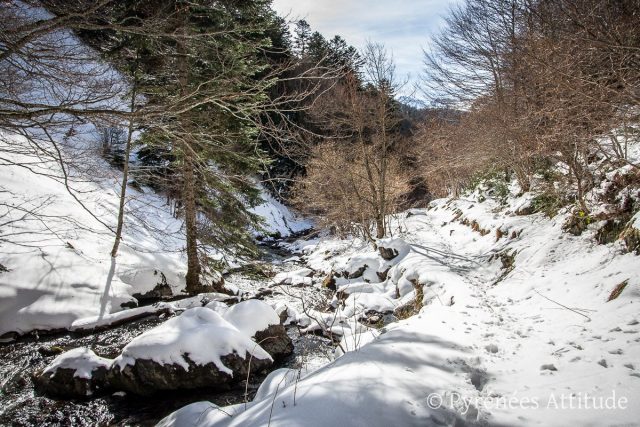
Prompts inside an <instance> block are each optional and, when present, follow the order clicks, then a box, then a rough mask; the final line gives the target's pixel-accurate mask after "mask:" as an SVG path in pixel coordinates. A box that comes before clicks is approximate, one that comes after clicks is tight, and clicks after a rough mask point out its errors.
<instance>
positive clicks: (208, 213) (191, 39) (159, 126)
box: [84, 0, 278, 293]
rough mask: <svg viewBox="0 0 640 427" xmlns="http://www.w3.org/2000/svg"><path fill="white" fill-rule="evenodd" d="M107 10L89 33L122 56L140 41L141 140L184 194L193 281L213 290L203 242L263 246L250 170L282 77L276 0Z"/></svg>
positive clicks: (137, 3)
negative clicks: (277, 63) (276, 59)
mask: <svg viewBox="0 0 640 427" xmlns="http://www.w3.org/2000/svg"><path fill="white" fill-rule="evenodd" d="M103 19H104V20H105V21H106V22H101V23H97V25H96V26H95V28H99V30H95V31H93V33H92V30H91V28H90V29H88V30H86V32H85V34H84V37H85V38H86V39H89V40H92V41H93V45H94V46H97V47H98V48H99V50H100V51H102V52H105V51H108V52H109V54H110V55H111V56H118V55H120V60H118V61H115V62H114V63H115V64H123V63H126V62H127V60H126V58H129V57H130V55H131V52H132V51H135V53H136V56H137V58H138V60H137V61H138V64H139V66H138V67H137V91H138V93H140V95H142V96H143V97H144V99H145V101H146V103H145V104H144V105H143V106H140V107H139V108H138V111H137V112H136V120H137V121H138V126H139V127H141V128H142V129H143V130H144V133H143V136H142V137H141V139H140V143H141V144H143V146H144V147H145V148H146V150H143V151H144V152H145V154H147V155H149V156H150V158H153V159H154V160H157V161H158V163H159V164H160V165H161V167H162V168H163V174H164V175H165V176H166V178H167V179H168V182H167V185H166V186H165V190H166V191H167V192H168V195H169V196H170V197H175V198H176V199H178V200H179V202H180V204H179V206H180V212H179V213H180V214H181V215H182V216H183V217H184V221H185V234H186V254H187V267H188V271H187V277H186V282H187V291H188V292H190V293H195V292H200V291H203V290H211V287H210V285H209V284H208V283H207V280H206V279H205V276H203V275H202V273H203V272H204V273H206V267H207V265H208V263H207V262H206V260H205V259H203V258H202V256H201V254H202V251H199V249H200V248H202V247H203V245H211V246H213V247H215V248H224V249H225V251H227V252H233V253H234V254H235V255H239V256H243V255H250V254H255V251H256V249H255V246H254V243H253V239H252V236H251V234H250V228H251V227H256V226H258V222H259V217H257V216H256V215H253V214H251V213H250V212H248V210H247V206H252V205H255V204H257V203H258V202H259V201H260V199H259V192H258V191H257V190H256V188H255V186H254V185H253V182H252V178H251V176H252V174H255V173H257V172H258V171H260V170H261V169H262V167H263V164H264V159H263V153H262V152H261V150H259V148H258V145H257V144H258V133H259V124H260V120H259V118H260V114H261V113H262V111H263V108H264V107H265V105H267V104H268V103H269V99H268V96H267V94H268V90H269V88H270V87H271V86H272V85H273V84H274V82H275V78H274V77H271V73H269V67H268V65H269V63H268V61H267V58H268V56H269V54H270V53H269V52H271V53H273V52H272V50H271V46H272V44H271V40H270V38H269V37H268V36H267V30H272V29H273V28H274V27H277V25H278V23H277V20H276V18H275V15H274V13H273V11H272V10H271V9H270V0H254V1H251V2H247V1H241V0H224V1H215V0H196V1H184V0H162V1H151V0H129V1H124V2H115V3H112V4H110V6H109V7H108V8H106V9H105V17H104V18H103ZM133 46H135V48H134V47H133ZM119 68H120V69H121V71H123V72H124V73H126V74H129V75H131V70H130V69H128V67H126V66H123V67H119ZM169 161H170V163H169ZM203 268H204V269H205V270H204V271H203ZM211 284H212V285H220V284H219V283H213V282H212V283H211ZM216 290H218V291H219V290H222V289H221V288H220V287H219V286H218V287H217V288H216Z"/></svg>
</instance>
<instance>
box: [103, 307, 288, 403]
mask: <svg viewBox="0 0 640 427" xmlns="http://www.w3.org/2000/svg"><path fill="white" fill-rule="evenodd" d="M252 301H254V303H253V304H255V305H258V306H259V305H260V304H264V303H263V302H261V301H257V300H252ZM246 303H248V302H244V303H241V304H246ZM239 305H240V304H238V305H237V306H239ZM237 306H236V307H237ZM244 307H245V308H255V307H254V306H253V305H245V306H244ZM269 308H270V307H269ZM270 309H271V308H270ZM232 310H233V307H232V308H230V309H229V310H227V311H226V312H225V316H226V315H227V314H229V313H231V312H232ZM271 310H272V309H271ZM247 311H248V310H247ZM236 314H237V311H236ZM256 316H257V319H253V320H254V321H256V322H263V320H262V318H261V313H259V314H257V315H256ZM273 316H274V317H275V322H274V323H278V320H279V319H278V317H277V315H276V314H275V312H273ZM239 317H240V319H242V320H246V321H247V323H246V324H244V325H241V326H244V328H245V329H246V328H248V327H250V326H251V325H252V323H251V322H250V320H251V319H247V318H246V316H239ZM260 325H262V323H260ZM260 327H261V328H263V326H260ZM272 362H273V360H272V358H271V356H270V355H269V354H268V353H267V352H266V351H265V350H264V349H263V348H262V347H260V345H258V344H257V343H256V342H255V341H253V340H252V339H251V338H250V335H249V334H248V333H245V332H243V331H242V330H240V329H239V328H238V326H237V325H234V324H231V323H230V322H229V321H227V320H225V319H224V318H223V317H221V316H220V315H219V314H218V313H216V312H215V311H213V310H212V309H209V308H205V307H195V308H191V309H189V310H186V311H185V312H184V313H182V314H181V315H180V316H177V317H174V318H171V319H169V320H168V321H166V322H164V323H163V324H161V325H159V326H156V327H155V328H153V329H150V330H148V331H146V332H145V333H143V334H141V335H139V336H138V337H136V338H134V339H133V340H132V341H131V342H130V343H129V344H127V345H126V346H125V347H124V349H123V350H122V354H121V355H120V356H118V357H117V358H116V359H115V360H114V361H113V364H112V368H111V370H110V371H109V373H108V376H107V380H108V383H109V384H110V385H111V386H112V388H114V389H116V390H121V391H126V392H131V393H134V394H140V395H151V394H154V393H156V392H158V391H163V390H185V389H196V388H210V389H224V388H227V387H228V386H229V384H232V383H234V382H238V381H241V380H242V379H243V378H246V376H247V373H248V372H251V373H252V374H254V373H258V372H260V371H262V370H263V369H265V368H266V367H268V366H270V365H271V363H272Z"/></svg>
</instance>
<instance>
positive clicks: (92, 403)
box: [0, 245, 333, 426]
mask: <svg viewBox="0 0 640 427" xmlns="http://www.w3.org/2000/svg"><path fill="white" fill-rule="evenodd" d="M267 249H268V250H267V256H266V257H265V259H264V260H263V262H262V263H259V264H257V265H258V267H259V268H257V269H255V268H254V269H252V270H251V273H248V272H247V271H238V272H235V273H233V274H231V275H229V276H228V277H226V280H227V282H228V283H232V284H234V285H236V286H238V288H239V289H240V290H241V292H242V294H244V296H245V297H252V296H258V297H259V298H261V299H263V300H265V302H267V303H276V302H279V303H283V304H286V305H288V306H290V307H294V308H296V309H297V310H299V311H300V310H301V306H302V305H303V304H307V306H309V305H318V304H322V302H323V301H326V299H325V296H324V295H323V294H322V292H321V291H320V290H318V289H317V288H305V289H300V288H297V289H293V288H291V289H289V287H286V286H275V287H274V286H273V283H270V280H269V278H268V276H270V275H272V274H274V273H277V272H279V271H286V270H290V269H293V268H297V266H296V265H295V262H286V261H285V258H286V257H287V256H291V254H288V253H286V252H283V251H282V250H279V249H278V248H277V246H276V245H274V246H271V247H269V248H267ZM298 267H299V266H298ZM264 271H268V272H269V274H266V275H265V274H263V272H264ZM165 320H166V318H158V317H156V316H151V317H148V318H145V319H141V320H138V321H135V322H131V323H128V324H125V325H121V326H118V327H115V328H113V329H109V330H105V331H101V332H96V333H92V334H83V335H79V334H76V333H60V334H56V335H47V336H40V337H38V336H37V335H36V334H34V335H30V336H27V337H24V338H21V339H20V340H18V341H16V342H13V343H9V344H0V359H1V363H0V426H43V425H53V426H124V425H127V426H128V425H141V426H147V425H154V424H155V423H156V422H157V421H159V420H160V419H162V418H163V417H164V416H166V415H168V414H169V413H171V412H173V411H174V410H176V409H178V408H180V407H182V406H184V405H187V404H189V403H192V402H198V401H202V400H208V401H211V402H214V403H216V404H217V405H220V406H226V405H230V404H235V403H241V402H243V401H245V400H246V399H248V400H251V398H252V397H253V395H254V394H255V392H256V390H257V388H258V386H259V385H260V382H261V381H262V380H263V379H264V374H262V375H259V376H253V377H252V378H250V379H249V382H248V383H247V382H246V381H242V382H240V383H238V384H236V385H235V386H233V387H232V388H231V389H229V390H225V391H219V390H218V391H216V390H197V391H190V392H162V393H159V394H157V395H154V396H152V397H138V396H134V395H129V394H123V393H115V394H113V395H107V396H102V397H97V398H94V399H91V400H56V399H51V398H48V397H46V396H41V395H37V394H36V393H35V392H34V389H33V383H32V379H31V378H32V375H33V374H34V373H35V372H37V371H39V370H41V369H43V368H44V367H46V366H47V365H48V364H49V363H51V361H52V360H53V359H54V358H55V356H56V354H57V353H58V352H60V351H61V350H69V349H72V348H76V347H89V348H91V349H92V350H93V351H94V352H95V353H96V354H98V355H99V356H103V357H108V358H113V357H116V356H117V355H118V354H119V353H120V351H121V350H122V348H123V347H124V346H125V345H126V344H127V343H129V341H131V340H132V339H133V338H135V337H136V336H138V335H139V334H141V333H142V332H144V331H146V330H149V329H151V328H153V327H154V326H157V325H159V324H161V323H162V322H164V321H165ZM288 333H289V335H290V336H291V338H292V339H293V341H294V345H295V350H294V353H293V354H292V355H291V356H290V357H288V358H287V359H286V360H284V361H281V362H280V363H278V364H276V365H275V366H273V368H274V369H275V368H278V367H290V368H301V367H304V368H307V369H310V370H312V369H315V368H317V367H319V366H321V365H323V364H325V363H327V362H329V361H330V360H331V358H332V353H333V346H332V345H331V342H330V341H329V340H328V339H326V338H323V337H319V336H315V335H301V334H300V333H299V331H298V329H297V328H296V327H295V326H290V327H289V328H288Z"/></svg>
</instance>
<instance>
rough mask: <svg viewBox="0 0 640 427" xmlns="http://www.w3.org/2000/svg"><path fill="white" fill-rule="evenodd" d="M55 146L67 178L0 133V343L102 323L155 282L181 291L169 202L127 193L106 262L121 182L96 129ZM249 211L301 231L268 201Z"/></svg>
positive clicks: (179, 250)
mask: <svg viewBox="0 0 640 427" xmlns="http://www.w3.org/2000/svg"><path fill="white" fill-rule="evenodd" d="M63 139H65V140H64V141H63ZM57 142H58V144H60V147H64V148H65V149H67V151H66V152H63V153H61V155H62V156H64V158H65V160H69V161H70V164H72V165H73V166H72V167H67V168H65V170H64V171H63V170H62V169H61V168H60V165H59V164H58V163H57V162H56V161H55V156H53V155H52V156H47V155H43V154H42V152H41V151H40V150H38V149H35V148H34V147H33V145H32V144H30V143H29V142H28V141H27V140H26V139H25V138H23V137H21V136H16V135H10V134H6V133H4V134H3V133H0V144H1V145H2V151H3V153H4V154H3V158H2V159H0V161H1V163H2V166H1V167H0V265H1V266H2V267H0V336H2V335H3V334H5V333H8V332H17V333H19V334H22V333H26V332H29V331H31V330H35V329H38V330H47V329H57V328H69V327H71V326H72V325H74V323H75V325H76V326H77V325H82V324H85V323H92V324H100V323H101V319H103V318H105V317H106V316H108V315H109V313H113V312H117V311H120V310H122V307H121V304H123V303H127V302H131V301H132V300H133V298H132V295H134V294H144V293H146V292H148V291H150V290H152V289H153V288H154V287H155V286H156V285H157V284H159V283H163V282H164V281H166V283H167V284H168V285H169V286H170V287H171V288H172V291H173V293H174V294H179V293H180V292H182V290H183V289H184V276H185V274H186V259H185V256H184V253H183V248H184V239H183V237H182V235H183V230H182V220H181V219H176V218H175V217H174V216H173V215H172V212H171V209H170V207H169V206H168V205H167V203H166V199H165V198H164V197H163V196H161V195H158V194H156V193H154V191H153V190H151V189H149V188H142V189H135V188H133V187H130V188H129V189H128V197H127V204H126V217H125V227H124V235H123V241H122V244H121V246H120V251H119V254H118V257H117V258H116V260H115V262H112V259H111V257H110V255H109V254H110V251H111V247H112V246H113V236H114V234H113V232H112V231H111V230H113V229H115V224H116V213H117V209H118V200H119V199H118V193H119V188H120V182H121V180H122V175H121V173H120V172H119V171H118V170H116V169H114V168H111V167H110V166H109V165H108V164H107V163H106V162H105V161H104V160H102V159H101V158H100V156H99V141H98V140H97V133H96V131H95V128H93V126H90V125H87V126H86V127H85V128H83V129H78V128H76V129H75V134H74V136H73V137H72V138H70V139H69V140H66V138H65V137H64V136H63V135H60V139H59V140H58V141H57ZM78 147H80V149H78ZM47 148H48V150H51V151H53V147H52V146H51V145H47ZM65 173H66V174H67V175H68V176H67V180H66V181H67V182H66V183H65ZM66 184H68V186H69V189H67V185H66ZM76 199H77V200H76ZM78 201H81V202H82V204H83V205H84V207H83V206H82V205H81V204H80V203H79V202H78ZM85 207H86V209H85ZM255 211H256V212H257V213H259V214H263V215H266V217H265V228H266V230H267V232H270V233H271V232H279V233H280V234H281V235H282V236H287V235H290V234H291V233H292V232H297V231H300V230H301V229H303V228H307V226H308V225H307V223H305V222H304V221H299V220H297V219H296V218H295V216H294V215H293V214H292V213H291V212H290V211H289V210H288V209H287V208H286V207H285V206H283V205H282V204H280V203H278V202H277V201H275V200H273V199H271V198H268V197H267V198H266V200H265V203H264V204H263V205H260V206H258V207H256V208H255Z"/></svg>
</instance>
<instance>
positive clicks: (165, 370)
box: [107, 353, 271, 395]
mask: <svg viewBox="0 0 640 427" xmlns="http://www.w3.org/2000/svg"><path fill="white" fill-rule="evenodd" d="M183 358H184V360H185V361H186V363H187V364H188V369H185V367H184V366H182V365H179V364H160V363H157V362H155V361H153V360H146V359H138V360H136V361H135V364H133V365H129V364H128V365H124V366H120V365H119V364H114V367H113V368H112V369H111V370H110V371H109V373H108V376H107V381H108V383H109V384H110V385H111V387H112V388H113V389H117V390H124V391H127V392H130V393H134V394H138V395H152V394H155V393H157V392H160V391H166V390H193V389H198V388H209V389H226V388H228V387H229V386H230V385H231V384H233V383H236V382H239V381H241V380H243V379H246V377H247V373H248V372H249V368H250V372H251V373H252V374H255V373H258V372H261V371H263V370H264V369H265V368H267V367H268V366H270V365H271V360H269V359H258V358H256V357H251V356H250V355H249V354H246V355H245V357H241V356H239V355H238V354H235V353H233V354H228V355H226V356H222V357H221V358H220V360H221V361H222V363H223V364H224V366H226V367H227V368H229V369H230V370H231V371H232V372H233V375H230V374H229V373H227V372H222V371H221V370H220V369H219V368H218V367H217V366H216V364H215V363H206V364H204V365H200V364H197V363H194V362H193V361H192V360H191V359H189V356H188V355H184V356H183Z"/></svg>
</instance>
